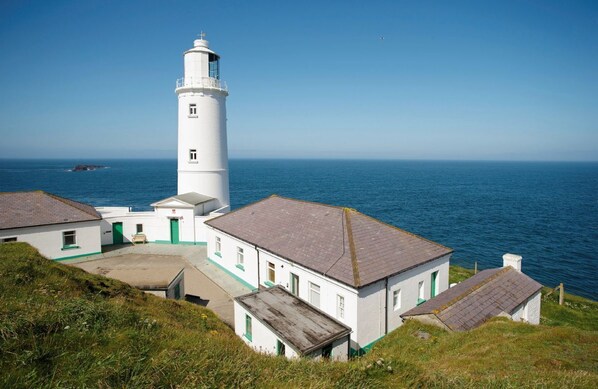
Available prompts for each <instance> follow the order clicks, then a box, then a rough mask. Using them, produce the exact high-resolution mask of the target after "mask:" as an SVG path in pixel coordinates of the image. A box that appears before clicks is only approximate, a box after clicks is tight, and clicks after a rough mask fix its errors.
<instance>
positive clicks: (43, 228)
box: [0, 191, 102, 260]
mask: <svg viewBox="0 0 598 389" xmlns="http://www.w3.org/2000/svg"><path fill="white" fill-rule="evenodd" d="M101 221H102V216H101V215H100V214H99V213H98V212H97V211H96V210H95V209H94V208H93V207H92V206H91V205H87V204H83V203H79V202H77V201H73V200H69V199H66V198H64V197H59V196H56V195H53V194H50V193H46V192H43V191H33V192H6V193H0V243H7V242H27V243H29V244H30V245H32V246H33V247H35V248H36V249H38V250H39V252H40V253H41V254H42V255H44V256H45V257H47V258H50V259H54V260H63V259H71V258H76V257H83V256H88V255H93V254H99V253H100V252H101V251H102V249H101V244H100V222H101Z"/></svg>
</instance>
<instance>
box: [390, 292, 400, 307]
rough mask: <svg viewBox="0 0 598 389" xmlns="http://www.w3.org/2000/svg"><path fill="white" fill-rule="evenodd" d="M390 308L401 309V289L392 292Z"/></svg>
mask: <svg viewBox="0 0 598 389" xmlns="http://www.w3.org/2000/svg"><path fill="white" fill-rule="evenodd" d="M392 308H393V309H394V310H395V311H396V310H398V309H401V289H396V290H394V291H393V292H392Z"/></svg>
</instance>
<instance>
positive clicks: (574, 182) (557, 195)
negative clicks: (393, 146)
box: [0, 159, 598, 300]
mask: <svg viewBox="0 0 598 389" xmlns="http://www.w3.org/2000/svg"><path fill="white" fill-rule="evenodd" d="M77 164H95V165H104V166H107V168H105V169H99V170H94V171H84V172H73V171H70V169H72V168H73V167H74V166H75V165H77ZM229 167H230V198H231V203H232V204H231V206H232V209H236V208H239V207H242V206H244V205H247V204H250V203H252V202H255V201H258V200H260V199H262V198H264V197H267V196H270V195H271V194H277V195H280V196H286V197H292V198H297V199H302V200H309V201H315V202H321V203H326V204H332V205H339V206H344V207H349V208H354V209H356V210H358V211H360V212H362V213H364V214H367V215H370V216H372V217H375V218H377V219H379V220H382V221H384V222H386V223H389V224H392V225H394V226H397V227H399V228H402V229H405V230H407V231H410V232H412V233H415V234H418V235H421V236H423V237H425V238H427V239H430V240H433V241H435V242H438V243H440V244H443V245H445V246H448V247H451V248H452V249H453V250H454V254H453V256H452V259H451V263H452V264H457V265H461V266H465V267H468V268H473V267H474V263H476V262H477V265H478V268H479V269H486V268H492V267H498V266H502V255H503V254H505V253H507V252H508V253H516V254H519V255H521V256H523V271H524V272H525V273H526V274H528V275H529V276H531V277H533V278H534V279H536V280H537V281H539V282H541V283H542V284H544V285H546V286H549V287H555V286H556V285H558V284H559V283H561V282H562V283H564V285H565V290H566V291H568V292H570V293H574V294H578V295H581V296H585V297H589V298H592V299H594V300H598V163H596V162H587V163H582V162H579V163H578V162H480V161H467V162H466V161H463V162H459V161H403V160H400V161H397V160H392V161H365V160H254V159H252V160H243V159H232V160H231V161H230V166H229ZM176 185H177V163H176V160H174V159H172V160H169V159H163V160H157V159H153V160H152V159H148V160H141V159H129V160H126V159H118V160H117V159H111V160H82V159H77V160H23V159H21V160H9V159H0V191H26V190H44V191H47V192H50V193H54V194H57V195H59V196H64V197H68V198H71V199H73V200H77V201H82V202H85V203H89V204H92V205H94V206H130V207H133V209H134V210H150V209H151V207H150V204H151V203H153V202H155V201H157V200H161V199H163V198H166V197H169V196H172V195H174V194H176V189H177V188H176Z"/></svg>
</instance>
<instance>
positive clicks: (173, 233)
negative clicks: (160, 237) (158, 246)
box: [170, 219, 179, 244]
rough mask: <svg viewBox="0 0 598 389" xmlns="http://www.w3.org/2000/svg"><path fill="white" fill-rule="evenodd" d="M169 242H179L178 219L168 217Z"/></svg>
mask: <svg viewBox="0 0 598 389" xmlns="http://www.w3.org/2000/svg"><path fill="white" fill-rule="evenodd" d="M170 243H172V244H178V243H179V219H170Z"/></svg>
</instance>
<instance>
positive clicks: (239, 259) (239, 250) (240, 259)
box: [237, 247, 245, 266]
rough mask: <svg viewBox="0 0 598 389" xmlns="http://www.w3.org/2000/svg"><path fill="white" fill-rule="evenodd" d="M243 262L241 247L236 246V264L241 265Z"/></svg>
mask: <svg viewBox="0 0 598 389" xmlns="http://www.w3.org/2000/svg"><path fill="white" fill-rule="evenodd" d="M244 264H245V258H244V255H243V249H242V248H241V247H237V265H240V266H243V265H244Z"/></svg>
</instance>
